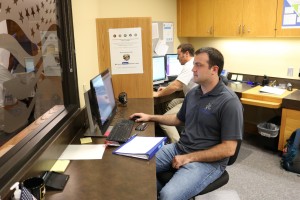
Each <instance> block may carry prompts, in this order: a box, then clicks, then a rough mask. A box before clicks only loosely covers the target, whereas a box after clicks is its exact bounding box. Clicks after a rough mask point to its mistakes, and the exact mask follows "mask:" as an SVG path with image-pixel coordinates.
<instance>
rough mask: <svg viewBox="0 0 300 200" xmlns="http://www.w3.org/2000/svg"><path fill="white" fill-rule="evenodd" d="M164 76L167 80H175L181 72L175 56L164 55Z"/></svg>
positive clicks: (180, 66)
mask: <svg viewBox="0 0 300 200" xmlns="http://www.w3.org/2000/svg"><path fill="white" fill-rule="evenodd" d="M165 59H166V61H165V62H166V75H167V77H168V79H169V80H170V79H175V78H176V77H177V76H178V75H179V74H180V73H181V71H182V68H183V67H182V65H181V64H180V62H179V60H178V55H177V54H166V56H165Z"/></svg>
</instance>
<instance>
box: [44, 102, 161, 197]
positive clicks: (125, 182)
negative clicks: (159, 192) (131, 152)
mask: <svg viewBox="0 0 300 200" xmlns="http://www.w3.org/2000/svg"><path fill="white" fill-rule="evenodd" d="M153 107H154V105H153V99H152V98H151V99H129V100H128V105H127V107H119V111H118V114H117V116H116V120H114V121H113V123H115V121H117V119H119V118H128V116H129V115H131V114H132V113H134V112H145V113H152V114H153ZM154 131H155V130H154V123H153V122H149V126H148V127H147V129H146V130H145V131H143V132H139V135H144V136H154V135H155V132H154ZM133 132H135V133H136V131H133ZM80 137H82V135H80V136H78V137H76V138H75V140H74V141H73V143H75V144H79V139H80ZM104 141H105V139H104V138H93V143H94V144H103V143H104ZM115 149H116V148H115V147H108V148H107V149H106V150H105V152H104V155H103V158H102V159H101V160H78V161H75V160H73V161H71V162H70V164H69V166H68V168H67V170H66V171H65V174H69V175H70V179H69V181H68V183H67V185H66V187H65V189H64V191H63V192H59V191H47V192H46V199H55V200H57V199H74V200H77V199H114V200H118V199H120V200H127V199H143V200H147V199H149V200H153V199H156V167H155V158H152V159H151V160H150V161H147V160H142V159H137V158H130V157H125V156H119V155H113V154H112V151H113V150H115Z"/></svg>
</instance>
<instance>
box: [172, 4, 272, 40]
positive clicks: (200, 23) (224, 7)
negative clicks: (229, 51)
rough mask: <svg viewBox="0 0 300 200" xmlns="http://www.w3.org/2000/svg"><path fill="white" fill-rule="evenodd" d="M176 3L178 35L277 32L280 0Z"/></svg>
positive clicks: (233, 35) (258, 34)
mask: <svg viewBox="0 0 300 200" xmlns="http://www.w3.org/2000/svg"><path fill="white" fill-rule="evenodd" d="M177 3H178V15H177V18H178V36H181V37H212V36H214V37H274V36H275V24H276V9H277V0H264V1H261V0H226V1H224V0H210V1H208V0H178V1H177ZM212 4H213V5H212ZM187 21H188V22H187ZM190 26H193V28H191V27H190ZM183 29H184V30H183Z"/></svg>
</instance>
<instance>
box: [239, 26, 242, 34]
mask: <svg viewBox="0 0 300 200" xmlns="http://www.w3.org/2000/svg"><path fill="white" fill-rule="evenodd" d="M241 28H242V25H239V35H241Z"/></svg>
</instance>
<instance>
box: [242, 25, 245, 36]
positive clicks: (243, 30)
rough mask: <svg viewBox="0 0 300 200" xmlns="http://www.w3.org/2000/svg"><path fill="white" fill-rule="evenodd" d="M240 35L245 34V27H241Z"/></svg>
mask: <svg viewBox="0 0 300 200" xmlns="http://www.w3.org/2000/svg"><path fill="white" fill-rule="evenodd" d="M242 34H243V35H244V34H245V25H243V29H242Z"/></svg>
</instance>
